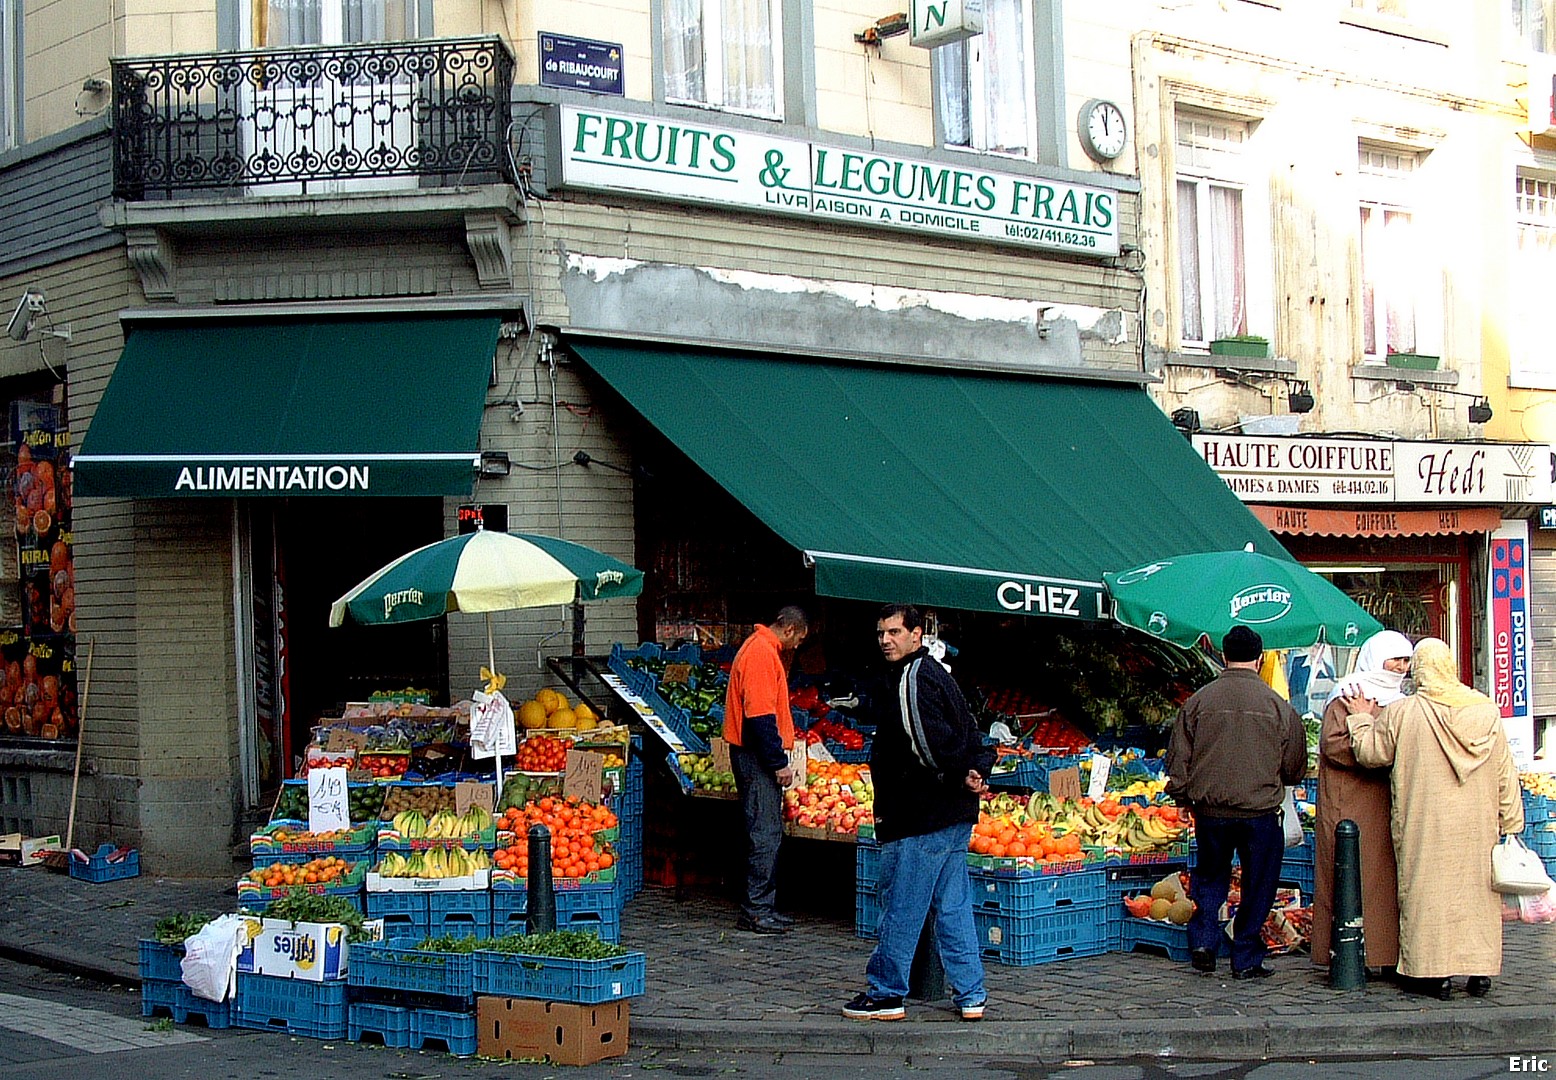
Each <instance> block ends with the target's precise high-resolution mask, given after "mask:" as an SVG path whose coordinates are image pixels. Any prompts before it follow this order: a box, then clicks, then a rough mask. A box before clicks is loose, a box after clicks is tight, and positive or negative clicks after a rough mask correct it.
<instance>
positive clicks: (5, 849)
mask: <svg viewBox="0 0 1556 1080" xmlns="http://www.w3.org/2000/svg"><path fill="white" fill-rule="evenodd" d="M63 850H65V842H64V841H63V840H61V839H60V838H59V836H58V835H54V836H32V837H24V836H23V835H22V834H21V833H6V834H5V835H4V836H0V866H42V865H43V854H44V852H46V851H63Z"/></svg>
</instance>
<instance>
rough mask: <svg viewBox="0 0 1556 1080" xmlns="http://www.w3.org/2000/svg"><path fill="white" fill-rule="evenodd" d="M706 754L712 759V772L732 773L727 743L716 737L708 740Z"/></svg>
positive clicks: (732, 768) (732, 767)
mask: <svg viewBox="0 0 1556 1080" xmlns="http://www.w3.org/2000/svg"><path fill="white" fill-rule="evenodd" d="M708 752H709V753H710V754H711V755H712V757H713V771H714V772H733V771H734V769H735V767H734V766H733V765H731V764H730V763H729V743H727V742H725V741H724V740H723V739H720V738H718V737H714V738H712V739H709V740H708Z"/></svg>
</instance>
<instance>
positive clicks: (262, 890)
mask: <svg viewBox="0 0 1556 1080" xmlns="http://www.w3.org/2000/svg"><path fill="white" fill-rule="evenodd" d="M367 868H368V861H367V860H366V859H356V860H347V859H340V858H338V857H335V856H323V857H315V858H314V859H312V860H310V861H309V862H306V863H271V864H269V865H258V864H256V866H255V867H254V869H253V870H251V871H250V872H249V873H248V874H245V875H244V876H243V877H241V878H239V879H238V885H237V893H238V905H239V906H240V907H242V908H244V909H246V910H248V911H254V912H262V911H264V910H265V909H266V908H267V907H269V905H270V904H272V903H273V902H275V901H276V900H279V899H281V898H282V897H284V896H286V895H287V894H289V893H290V892H292V891H293V890H294V889H302V890H303V891H305V892H309V893H313V894H314V895H316V896H341V897H345V898H346V899H348V900H350V901H351V902H352V903H353V905H355V907H356V908H357V910H358V911H361V910H362V886H363V883H364V882H365V881H366V880H367V877H368V870H367Z"/></svg>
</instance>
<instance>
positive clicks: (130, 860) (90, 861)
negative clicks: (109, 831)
mask: <svg viewBox="0 0 1556 1080" xmlns="http://www.w3.org/2000/svg"><path fill="white" fill-rule="evenodd" d="M118 850H119V849H118V848H116V847H114V846H113V845H112V844H102V845H99V846H98V849H97V851H96V852H95V853H93V854H92V855H89V856H87V861H86V862H82V861H81V860H80V859H78V858H76V856H75V855H71V856H70V857H69V858H68V859H66V860H65V861H66V862H67V863H69V865H70V876H71V877H73V878H76V879H78V880H80V881H90V882H91V883H92V884H94V885H101V884H102V883H103V882H105V881H118V880H119V879H120V878H127V877H139V876H140V852H139V851H136V850H134V849H131V850H130V851H129V853H128V854H126V855H125V856H124V857H123V858H122V859H120V860H119V861H118V862H109V861H108V856H110V855H112V854H113V853H114V852H115V851H118Z"/></svg>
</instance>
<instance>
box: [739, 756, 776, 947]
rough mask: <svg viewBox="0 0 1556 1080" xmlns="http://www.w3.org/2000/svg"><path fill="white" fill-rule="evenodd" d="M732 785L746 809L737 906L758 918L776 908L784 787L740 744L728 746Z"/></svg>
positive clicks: (751, 916) (748, 914)
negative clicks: (741, 889)
mask: <svg viewBox="0 0 1556 1080" xmlns="http://www.w3.org/2000/svg"><path fill="white" fill-rule="evenodd" d="M729 763H730V765H731V766H732V767H733V768H734V771H735V789H736V790H737V791H739V792H740V805H741V806H742V807H744V808H745V812H746V836H747V838H748V840H749V847H748V848H747V856H746V895H745V898H744V900H743V901H742V903H741V905H740V907H741V910H742V911H743V912H744V913H745V914H746V916H747V917H749V918H753V919H758V918H763V917H766V916H769V915H771V914H772V913H773V912H774V911H776V910H777V902H778V881H777V870H778V845H779V844H780V843H782V841H783V789H782V788H780V787H779V786H778V778H777V777H776V776H774V775H773V771H772V770H771V769H768V768H765V767H763V765H762V763H761V762H760V761H758V760H757V759H756V756H755V755H754V754H751V753H749V752H748V751H746V750H745V749H743V748H742V747H739V746H731V747H730V748H729Z"/></svg>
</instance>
